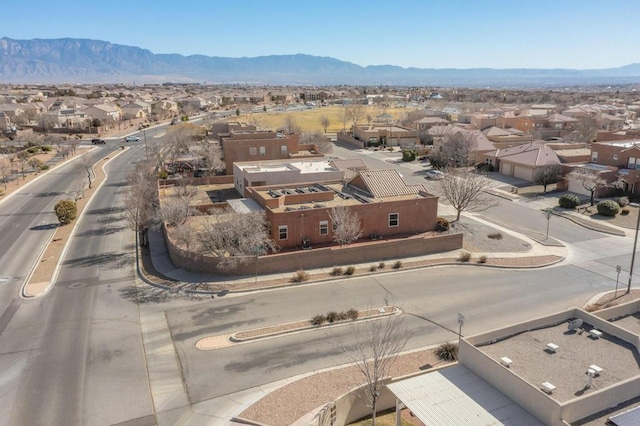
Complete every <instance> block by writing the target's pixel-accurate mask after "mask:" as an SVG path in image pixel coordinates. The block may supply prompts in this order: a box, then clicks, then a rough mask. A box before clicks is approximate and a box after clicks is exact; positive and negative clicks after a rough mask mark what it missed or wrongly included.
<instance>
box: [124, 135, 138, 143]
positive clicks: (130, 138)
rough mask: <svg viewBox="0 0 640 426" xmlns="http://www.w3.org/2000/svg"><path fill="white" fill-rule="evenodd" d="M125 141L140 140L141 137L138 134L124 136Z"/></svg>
mask: <svg viewBox="0 0 640 426" xmlns="http://www.w3.org/2000/svg"><path fill="white" fill-rule="evenodd" d="M124 141H125V142H140V138H139V137H137V136H127V137H126V138H124Z"/></svg>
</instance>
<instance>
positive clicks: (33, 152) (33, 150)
mask: <svg viewBox="0 0 640 426" xmlns="http://www.w3.org/2000/svg"><path fill="white" fill-rule="evenodd" d="M27 152H28V153H29V154H35V153H36V152H38V148H36V147H34V146H32V147H31V148H27Z"/></svg>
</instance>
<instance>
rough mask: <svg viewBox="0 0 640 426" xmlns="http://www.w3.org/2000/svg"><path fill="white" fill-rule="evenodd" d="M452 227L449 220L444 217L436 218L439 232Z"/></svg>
mask: <svg viewBox="0 0 640 426" xmlns="http://www.w3.org/2000/svg"><path fill="white" fill-rule="evenodd" d="M450 227H451V225H450V224H449V221H448V220H447V219H445V218H444V217H439V218H438V219H437V220H436V231H438V232H444V231H448V230H449V228H450Z"/></svg>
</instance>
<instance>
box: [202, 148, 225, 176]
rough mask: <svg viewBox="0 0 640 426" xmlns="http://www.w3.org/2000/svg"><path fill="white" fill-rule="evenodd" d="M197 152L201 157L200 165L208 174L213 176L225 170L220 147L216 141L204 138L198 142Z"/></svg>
mask: <svg viewBox="0 0 640 426" xmlns="http://www.w3.org/2000/svg"><path fill="white" fill-rule="evenodd" d="M199 154H200V155H201V158H202V163H203V164H202V166H203V168H205V169H206V170H207V173H208V174H209V175H213V176H215V175H216V174H218V173H220V172H222V171H223V170H225V168H226V164H225V162H224V160H223V159H222V147H221V146H220V144H219V143H218V142H213V143H210V142H209V141H208V140H205V141H204V142H202V143H201V144H200V153H199Z"/></svg>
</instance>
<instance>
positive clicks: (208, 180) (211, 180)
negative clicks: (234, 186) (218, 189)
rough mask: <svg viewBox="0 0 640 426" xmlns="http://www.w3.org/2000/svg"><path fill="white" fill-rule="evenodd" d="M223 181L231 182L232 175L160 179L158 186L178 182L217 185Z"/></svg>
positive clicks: (172, 184) (171, 184) (173, 184)
mask: <svg viewBox="0 0 640 426" xmlns="http://www.w3.org/2000/svg"><path fill="white" fill-rule="evenodd" d="M223 183H233V175H224V176H209V177H201V178H182V179H179V180H177V179H160V180H159V181H158V186H160V187H163V186H175V185H178V184H184V185H196V186H197V185H217V184H223Z"/></svg>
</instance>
